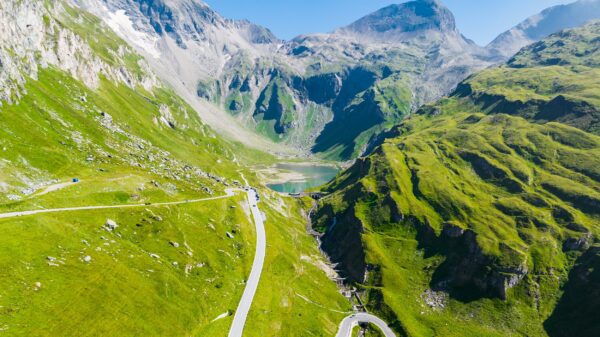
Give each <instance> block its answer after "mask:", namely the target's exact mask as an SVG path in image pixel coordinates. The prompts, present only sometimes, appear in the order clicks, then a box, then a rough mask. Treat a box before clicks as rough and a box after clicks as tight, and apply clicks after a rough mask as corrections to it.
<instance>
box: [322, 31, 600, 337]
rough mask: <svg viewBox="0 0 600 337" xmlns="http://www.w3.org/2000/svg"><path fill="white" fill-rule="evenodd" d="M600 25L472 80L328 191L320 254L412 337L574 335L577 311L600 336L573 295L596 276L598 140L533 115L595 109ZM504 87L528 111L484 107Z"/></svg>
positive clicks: (567, 120)
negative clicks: (555, 106)
mask: <svg viewBox="0 0 600 337" xmlns="http://www.w3.org/2000/svg"><path fill="white" fill-rule="evenodd" d="M597 28H598V26H597V25H590V26H587V27H584V28H581V29H576V30H572V31H569V32H565V33H562V34H559V35H556V36H552V37H551V38H549V39H547V40H545V41H543V42H540V43H539V44H537V45H534V46H532V47H531V48H529V49H528V50H525V51H523V52H522V53H521V54H520V55H518V56H516V57H515V58H514V59H512V60H511V61H510V62H509V63H508V65H507V66H503V67H500V68H499V69H490V70H486V71H483V72H482V73H480V74H478V75H475V76H473V77H472V78H470V79H469V80H467V81H466V82H465V83H464V84H462V85H461V86H459V88H460V89H459V91H458V93H457V94H456V95H453V96H452V97H450V98H446V99H443V100H441V101H440V102H438V103H437V104H435V105H428V106H426V107H424V108H422V109H421V110H420V111H419V113H418V114H417V115H415V116H412V117H411V118H410V119H408V120H406V121H405V122H403V123H402V124H401V125H400V126H399V127H398V128H396V129H395V134H396V135H397V136H396V137H395V138H392V139H389V140H387V141H386V142H385V143H384V144H383V145H382V146H381V147H379V148H378V149H377V150H376V151H375V152H374V153H373V154H372V155H370V156H368V157H366V158H362V159H359V160H358V161H357V162H356V164H354V165H353V166H352V167H351V168H350V169H348V170H347V171H346V172H344V173H343V174H341V175H339V176H338V177H337V178H336V180H334V181H333V182H332V183H330V184H329V185H327V186H326V187H325V192H326V196H325V197H324V198H323V199H322V200H321V201H320V207H319V209H318V210H317V212H316V213H315V214H314V216H313V218H314V228H315V229H316V230H318V231H320V232H321V233H323V237H322V242H323V245H322V248H324V249H325V251H327V252H328V253H329V254H330V256H331V258H332V259H333V261H334V262H337V263H339V264H340V268H341V270H342V271H343V272H344V274H345V276H346V277H347V278H348V280H349V281H350V282H352V283H354V284H357V285H358V286H359V287H360V288H361V289H363V291H364V298H365V300H366V302H367V303H368V304H367V306H368V307H369V308H370V309H371V310H373V311H375V312H377V313H379V314H380V315H382V316H384V317H386V318H387V321H388V322H389V323H392V322H393V325H394V327H395V329H396V330H397V332H399V333H400V334H401V335H408V336H431V335H443V336H482V335H486V336H505V335H513V334H514V335H529V336H544V335H550V336H564V335H570V333H571V332H572V330H570V328H569V327H568V325H567V324H566V323H565V322H566V321H568V320H569V319H575V317H576V318H577V319H576V322H577V323H576V324H575V325H576V326H577V331H579V332H580V334H578V335H579V336H593V335H594V329H595V327H596V326H595V323H594V322H592V321H590V320H588V319H587V318H586V317H589V312H588V311H587V310H589V309H590V308H594V307H596V306H597V303H596V302H597V301H595V300H594V299H592V298H589V301H584V302H582V304H581V306H576V305H575V302H576V301H577V299H581V298H582V294H585V293H586V291H589V289H591V287H593V284H594V282H596V281H597V280H596V275H595V274H594V273H593V271H591V270H590V269H587V271H586V269H585V268H586V267H585V266H592V265H593V264H594V263H595V262H594V261H595V260H594V259H595V255H596V248H594V244H595V243H597V241H598V235H599V234H600V213H599V212H600V211H599V210H600V171H599V168H600V161H599V159H598V158H599V155H600V137H598V136H597V135H594V134H593V133H591V132H586V131H583V130H580V129H578V128H575V127H572V126H569V125H567V124H573V125H575V126H578V127H580V128H582V129H585V130H587V131H595V129H594V128H593V127H592V126H590V125H593V123H591V122H590V124H585V125H583V124H582V123H581V121H579V120H577V119H576V118H575V117H573V116H571V117H569V116H567V115H563V116H562V118H554V119H551V118H545V119H542V118H535V116H538V115H540V114H544V113H546V114H553V113H554V111H552V110H551V109H548V107H547V106H543V105H541V106H536V105H535V102H536V101H537V100H539V101H551V100H553V99H555V97H557V96H560V95H562V96H561V97H565V99H566V100H569V99H575V98H578V99H581V100H583V101H584V102H586V103H585V104H586V105H587V106H588V108H589V107H591V108H594V109H595V107H596V106H597V105H596V102H595V97H594V92H596V91H597V89H594V88H595V87H594V84H593V83H595V82H594V81H595V78H596V76H593V75H591V74H592V73H594V72H596V70H597V67H598V65H597V64H596V63H595V61H594V60H595V59H596V56H595V53H597V43H596V42H595V41H597V40H598V38H600V32H598V31H597ZM559 42H560V43H559ZM540 46H545V47H544V48H541V47H540ZM573 50H580V51H582V52H581V53H574V52H573ZM560 57H563V58H565V60H564V61H563V62H557V63H553V65H547V64H546V62H545V61H544V60H547V59H550V58H560ZM567 59H568V61H567ZM563 73H564V74H565V75H564V77H563V76H559V75H561V74H563ZM557 74H558V75H557ZM571 74H580V75H581V76H582V77H576V76H571ZM517 76H518V77H517ZM547 78H551V79H552V80H547ZM584 78H585V79H586V80H585V82H582V81H584ZM484 79H485V80H484ZM567 81H574V82H575V83H579V84H581V87H580V88H586V90H589V91H584V90H581V89H580V90H577V89H575V88H573V86H574V84H573V83H571V84H570V85H569V84H568V82H567ZM584 83H585V84H584ZM548 85H550V88H547V87H546V86H548ZM465 88H470V90H465ZM544 90H546V91H544ZM499 93H502V95H503V96H504V97H511V98H514V97H518V99H519V101H518V102H519V103H518V104H517V105H516V108H515V107H514V106H511V105H510V104H507V103H498V102H496V101H486V102H482V101H481V99H482V97H487V96H489V97H492V98H498V95H499ZM571 94H572V95H571ZM486 95H487V96H486ZM503 104H504V105H503ZM581 104H584V103H581ZM521 106H528V107H531V108H529V109H527V110H519V108H520V107H521ZM536 109H537V110H536ZM567 110H568V109H567ZM570 111H572V113H573V114H575V115H576V116H577V117H579V116H582V115H583V113H582V112H581V111H577V110H576V109H573V110H570ZM586 111H587V110H586ZM521 116H523V117H525V118H527V119H524V118H522V117H521ZM590 116H594V113H589V115H588V116H587V117H585V118H584V117H581V120H586V121H590V120H593V118H592V117H590ZM550 121H560V122H563V123H555V122H550ZM590 268H591V267H590Z"/></svg>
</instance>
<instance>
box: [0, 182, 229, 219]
mask: <svg viewBox="0 0 600 337" xmlns="http://www.w3.org/2000/svg"><path fill="white" fill-rule="evenodd" d="M234 191H235V190H233V189H228V190H226V191H225V193H226V194H225V195H222V196H218V197H210V198H203V199H194V200H185V201H173V202H159V203H155V204H129V205H110V206H82V207H68V208H50V209H37V210H33V211H21V212H12V213H3V214H0V219H6V218H15V217H19V216H27V215H35V214H42V213H58V212H73V211H88V210H96V209H114V208H135V207H150V206H171V205H182V204H193V203H198V202H203V201H209V200H218V199H225V198H230V197H232V196H233V195H234V194H235V193H234Z"/></svg>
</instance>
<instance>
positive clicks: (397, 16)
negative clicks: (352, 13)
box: [339, 0, 456, 38]
mask: <svg viewBox="0 0 600 337" xmlns="http://www.w3.org/2000/svg"><path fill="white" fill-rule="evenodd" d="M427 31H434V32H442V33H448V32H455V31H456V21H455V19H454V15H453V14H452V12H451V11H450V10H449V9H448V8H446V7H445V6H444V5H443V4H442V3H441V2H440V1H438V0H416V1H409V2H405V3H402V4H395V5H390V6H387V7H384V8H382V9H380V10H378V11H376V12H374V13H372V14H369V15H367V16H365V17H363V18H361V19H359V20H358V21H356V22H354V23H352V24H350V25H349V26H347V27H344V28H342V29H340V30H339V32H342V33H350V34H356V35H363V36H370V37H375V38H376V37H378V36H381V37H385V38H389V37H393V36H396V37H403V36H406V35H414V34H415V33H422V32H427Z"/></svg>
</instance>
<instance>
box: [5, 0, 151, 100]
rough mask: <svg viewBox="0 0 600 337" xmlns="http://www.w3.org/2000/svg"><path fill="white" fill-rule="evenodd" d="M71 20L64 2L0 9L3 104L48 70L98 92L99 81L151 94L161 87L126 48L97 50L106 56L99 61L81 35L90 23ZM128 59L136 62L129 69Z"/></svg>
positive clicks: (23, 3)
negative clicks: (154, 89)
mask: <svg viewBox="0 0 600 337" xmlns="http://www.w3.org/2000/svg"><path fill="white" fill-rule="evenodd" d="M72 14H73V12H72V9H71V8H70V7H69V6H68V5H66V4H64V3H63V2H53V3H44V2H42V1H17V2H15V1H8V2H6V1H5V2H2V3H1V4H0V29H1V30H2V31H3V32H4V33H3V34H2V35H1V36H0V101H8V102H13V101H15V100H18V98H19V97H20V96H21V95H22V93H23V92H22V91H23V84H24V83H25V81H26V80H27V79H28V78H34V79H35V78H37V74H38V70H39V68H48V67H56V68H58V69H61V70H64V71H66V72H68V73H69V74H70V75H71V76H73V77H74V78H76V79H78V80H80V81H82V82H83V83H85V84H86V85H87V86H88V87H90V88H97V87H98V85H99V83H100V81H101V78H106V79H108V80H110V81H113V82H115V83H123V84H125V85H127V86H130V87H132V88H133V87H136V86H138V85H139V86H142V87H144V88H145V89H147V90H150V89H152V88H153V87H155V86H158V85H159V84H158V80H157V79H156V77H155V75H154V74H153V72H152V71H150V70H149V66H148V64H147V63H146V62H145V61H144V60H142V59H141V58H139V57H137V58H136V57H133V58H130V56H131V55H133V52H132V51H131V50H130V49H129V47H128V46H126V45H124V44H123V45H119V46H101V47H99V48H102V49H103V54H105V55H106V57H99V55H98V53H97V51H96V50H94V47H93V42H92V41H90V40H88V38H90V37H89V36H86V35H85V34H79V32H78V28H82V26H83V25H85V24H90V25H91V23H89V22H78V21H77V19H75V17H74V16H73V15H72ZM79 20H85V18H84V17H80V18H79ZM87 28H88V29H89V28H90V27H87ZM96 28H98V29H99V30H106V29H108V28H107V27H106V26H104V27H102V26H98V27H96ZM16 55H18V57H16ZM127 58H130V59H133V60H134V61H132V62H129V63H130V64H127V62H128V61H126V59H127ZM134 68H135V69H137V71H134V70H132V69H134Z"/></svg>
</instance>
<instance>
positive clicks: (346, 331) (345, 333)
mask: <svg viewBox="0 0 600 337" xmlns="http://www.w3.org/2000/svg"><path fill="white" fill-rule="evenodd" d="M360 323H371V324H374V325H376V326H377V327H378V328H379V329H381V331H382V332H383V334H384V335H385V337H396V334H394V332H393V331H392V329H390V327H388V325H387V324H386V323H385V322H384V321H383V320H382V319H381V318H379V317H377V316H373V315H371V314H367V313H364V312H361V313H356V314H353V315H350V316H348V317H346V318H345V319H344V320H343V321H342V323H340V328H339V330H338V333H337V335H336V337H351V336H352V329H353V328H354V327H355V326H357V325H358V324H360Z"/></svg>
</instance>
